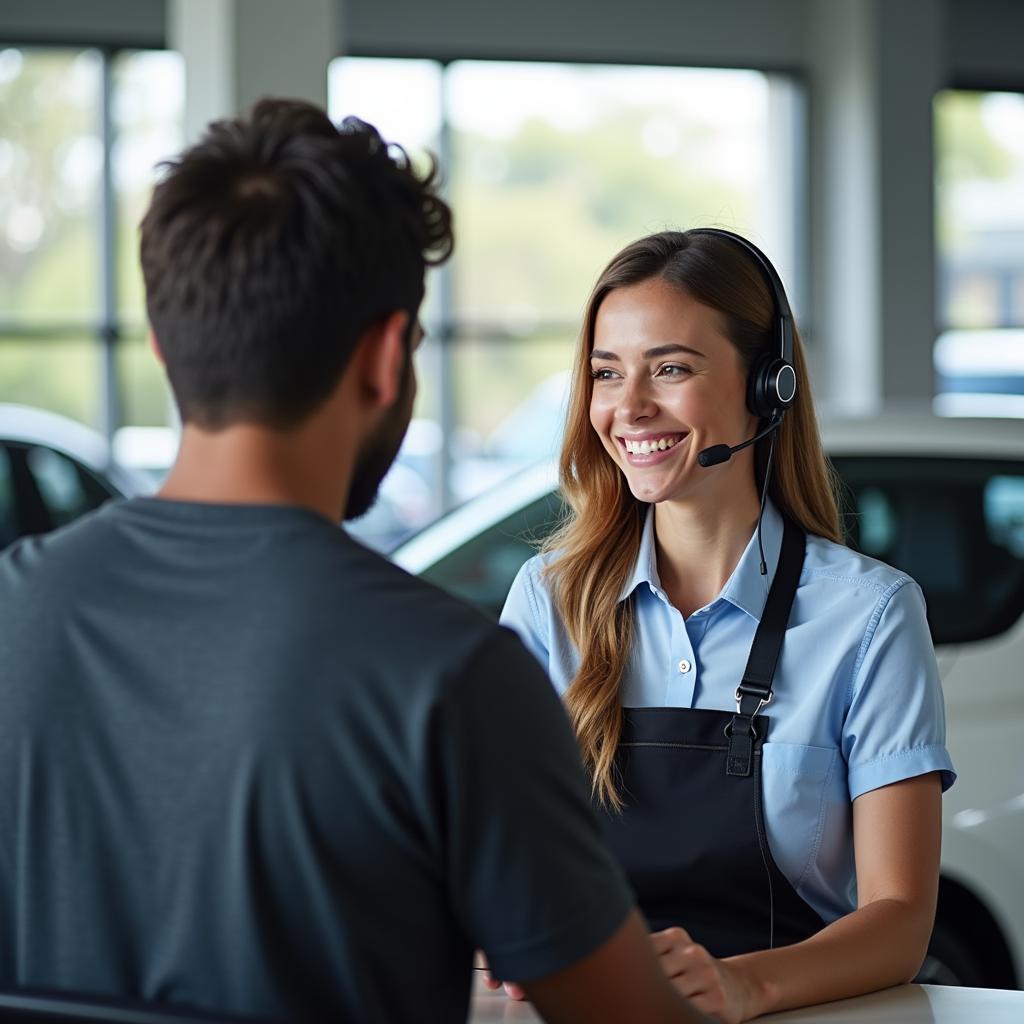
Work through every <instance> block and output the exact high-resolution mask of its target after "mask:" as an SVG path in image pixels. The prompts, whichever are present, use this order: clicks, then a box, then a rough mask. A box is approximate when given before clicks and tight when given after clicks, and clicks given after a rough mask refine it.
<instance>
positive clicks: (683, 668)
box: [679, 658, 693, 672]
mask: <svg viewBox="0 0 1024 1024" xmlns="http://www.w3.org/2000/svg"><path fill="white" fill-rule="evenodd" d="M691 668H693V666H692V665H691V664H690V663H689V662H688V661H687V660H686V659H685V658H683V660H682V661H681V662H679V671H680V672H689V671H690V669H691Z"/></svg>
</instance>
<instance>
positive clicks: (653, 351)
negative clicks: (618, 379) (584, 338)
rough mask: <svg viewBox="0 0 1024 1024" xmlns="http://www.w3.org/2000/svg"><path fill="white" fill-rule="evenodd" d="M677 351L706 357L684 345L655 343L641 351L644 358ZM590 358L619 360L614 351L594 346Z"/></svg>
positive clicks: (654, 357)
mask: <svg viewBox="0 0 1024 1024" xmlns="http://www.w3.org/2000/svg"><path fill="white" fill-rule="evenodd" d="M677 352H688V353H689V354H690V355H692V356H700V358H701V359H707V356H706V355H705V354H704V353H703V352H698V351H697V349H695V348H689V347H688V346H686V345H657V346H655V347H654V348H649V349H647V351H646V352H644V353H643V358H644V359H657V358H658V356H671V355H675V354H676V353H677ZM590 358H591V359H607V360H612V361H614V362H616V363H617V362H618V361H619V357H618V356H617V355H616V354H615V353H614V352H606V351H604V350H603V349H597V348H595V349H594V350H593V351H592V352H591V353H590Z"/></svg>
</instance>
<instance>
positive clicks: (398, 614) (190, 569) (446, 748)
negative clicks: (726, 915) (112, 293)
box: [0, 499, 629, 1021]
mask: <svg viewBox="0 0 1024 1024" xmlns="http://www.w3.org/2000/svg"><path fill="white" fill-rule="evenodd" d="M0 607H2V608H3V609H4V616H3V623H2V625H0V706H2V707H3V709H4V713H3V715H2V716H0V907H2V909H0V985H24V986H35V987H40V988H64V989H73V990H79V991H82V990H85V991H94V992H100V993H117V994H121V995H128V994H131V995H135V996H139V997H142V998H147V999H159V1000H164V1001H169V1002H176V1003H182V1004H191V1005H195V1006H200V1007H211V1008H217V1009H222V1010H226V1011H228V1010H229V1011H233V1012H237V1013H253V1014H263V1015H274V1016H282V1017H287V1018H288V1019H299V1018H301V1017H303V1016H308V1017H316V1016H317V1015H318V1014H322V1013H323V1012H325V1010H326V1009H328V1008H330V1009H331V1010H333V1011H334V1012H335V1013H337V1014H344V1015H347V1016H348V1018H349V1019H352V1020H361V1021H375V1020H382V1021H401V1020H414V1019H415V1020H430V1019H436V1020H458V1019H464V1017H465V1013H466V1005H467V999H468V986H469V973H470V972H469V958H470V955H471V951H472V945H473V942H474V941H475V942H479V943H480V944H481V945H484V947H485V948H488V952H489V953H490V954H491V959H492V962H493V963H495V964H496V966H498V967H499V968H504V971H505V976H508V977H515V976H521V977H530V976H534V977H538V976H544V975H547V974H550V973H552V972H554V971H557V970H559V969H561V968H562V967H564V966H566V965H568V964H570V963H572V962H573V961H574V960H575V959H577V958H578V957H579V956H581V955H583V954H584V953H586V952H589V951H590V949H592V948H594V947H595V946H597V945H598V944H599V943H600V941H602V939H603V938H605V937H607V935H609V934H611V932H612V931H613V930H614V928H615V927H616V926H617V925H618V924H619V923H621V921H622V919H623V918H624V916H625V915H626V913H627V912H628V908H629V898H628V895H627V894H626V891H625V888H624V887H623V886H622V885H621V884H619V878H618V875H617V873H616V870H615V869H614V867H612V866H611V864H610V861H609V860H608V859H607V855H606V854H604V851H603V850H602V849H601V848H600V846H599V844H598V843H597V842H596V841H595V835H596V832H595V827H594V824H593V822H592V820H591V819H590V817H589V814H588V813H587V811H586V806H585V804H586V799H585V791H584V785H583V781H582V776H581V774H580V773H579V771H578V766H577V765H576V763H575V750H574V748H573V746H572V743H571V739H570V738H569V733H568V730H567V729H564V728H563V726H564V722H562V721H560V718H559V715H558V714H556V713H555V711H556V710H557V702H556V698H555V697H554V695H553V693H552V692H551V691H550V687H549V686H548V685H547V683H546V681H545V680H544V679H543V677H542V676H540V674H539V673H538V672H537V671H536V670H535V668H534V666H533V663H532V661H531V659H530V658H529V656H528V655H526V654H525V652H524V651H522V649H521V648H520V647H519V645H518V643H517V642H515V641H514V640H512V639H511V637H510V636H509V635H508V634H505V633H504V632H503V631H501V630H499V629H498V628H497V627H495V626H492V625H490V624H489V623H487V622H486V621H485V620H484V619H482V618H480V617H478V616H477V615H476V614H475V613H473V612H472V611H470V610H469V609H467V608H465V607H464V606H462V605H461V604H459V603H457V602H455V601H453V600H451V599H449V598H447V597H445V596H444V595H442V594H440V593H439V592H437V591H433V590H431V589H430V588H428V587H427V586H426V585H424V584H422V583H421V582H419V581H416V580H413V579H411V578H410V577H408V576H406V575H405V574H404V573H402V572H401V571H400V570H398V569H396V568H395V567H394V566H391V565H390V564H388V563H387V562H385V561H384V560H383V559H381V558H379V557H378V556H376V555H374V554H372V553H370V552H368V551H366V550H365V549H363V548H361V547H360V546H359V545H358V544H356V543H355V542H353V541H351V540H350V539H349V538H347V537H346V536H345V535H344V534H343V533H342V532H341V531H340V530H338V529H336V528H335V527H333V526H331V525H330V524H329V523H328V522H327V521H326V520H324V519H323V518H322V517H320V516H318V515H316V514H315V513H313V512H309V511H304V510H301V509H298V508H294V507H283V506H247V505H204V504H198V503H188V502H171V501H160V500H155V499H137V500H135V501H132V502H125V503H119V504H116V505H113V506H108V507H107V508H105V509H104V510H102V511H101V512H100V513H98V514H96V515H94V516H93V517H91V518H89V519H87V520H84V521H82V522H80V523H79V524H76V525H74V526H72V527H71V528H69V529H67V530H65V531H63V532H61V533H59V534H56V535H52V536H50V537H48V538H42V539H39V540H30V541H28V542H25V543H22V544H21V545H19V546H18V547H16V548H14V549H12V550H11V551H9V552H8V553H7V554H6V555H5V556H4V558H3V559H0ZM551 705H554V707H552V706H551ZM528 731H529V732H530V733H531V735H530V739H529V742H530V746H531V748H533V751H532V752H531V765H530V768H529V770H528V771H526V772H525V773H523V771H522V766H521V764H520V763H519V761H520V755H521V743H520V742H519V741H520V740H525V739H526V736H527V732H528ZM537 751H540V752H541V753H540V754H538V753H537ZM545 751H547V752H545ZM492 798H495V799H497V800H498V801H499V802H500V803H501V806H500V807H499V808H498V809H497V810H492V807H491V800H492ZM595 887H596V891H597V893H599V895H595ZM503 959H504V961H505V962H504V963H502V960H503ZM396 978H399V979H402V982H403V983H402V984H398V985H396V984H395V979H396Z"/></svg>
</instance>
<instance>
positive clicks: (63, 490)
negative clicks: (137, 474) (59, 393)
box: [0, 440, 115, 548]
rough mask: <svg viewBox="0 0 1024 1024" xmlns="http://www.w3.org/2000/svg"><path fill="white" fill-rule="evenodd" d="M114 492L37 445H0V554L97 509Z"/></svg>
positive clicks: (81, 468)
mask: <svg viewBox="0 0 1024 1024" xmlns="http://www.w3.org/2000/svg"><path fill="white" fill-rule="evenodd" d="M114 493H115V491H114V489H113V487H112V486H111V485H109V484H106V483H104V482H103V481H102V480H100V479H99V478H98V477H97V476H95V475H94V474H93V473H92V472H91V471H90V470H89V469H87V468H86V467H85V466H83V465H81V464H80V463H78V462H77V461H75V460H74V459H72V458H70V457H69V456H67V455H64V454H63V453H61V452H57V451H54V450H53V449H51V448H47V447H44V446H42V445H35V444H29V443H26V442H24V441H12V440H8V441H5V442H3V443H0V548H3V547H6V546H7V545H8V544H10V543H12V542H13V541H15V540H17V539H18V537H21V536H23V535H24V534H36V533H46V532H47V531H49V530H53V529H56V528H57V527H58V526H64V525H65V524H66V523H69V522H71V521H72V520H73V519H75V518H77V517H78V516H80V515H83V514H84V513H86V512H89V511H91V510H92V509H94V508H97V507H98V506H99V505H101V504H103V502H104V501H106V500H107V499H108V498H110V497H112V496H113V495H114Z"/></svg>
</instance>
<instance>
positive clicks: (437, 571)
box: [423, 456, 1024, 644]
mask: <svg viewBox="0 0 1024 1024" xmlns="http://www.w3.org/2000/svg"><path fill="white" fill-rule="evenodd" d="M833 464H834V465H835V468H836V470H837V471H838V473H839V476H840V477H841V479H842V481H843V484H844V491H845V493H844V501H843V522H844V527H845V530H846V536H847V543H849V544H850V546H851V547H854V548H857V549H858V550H860V551H863V552H864V553H865V554H867V555H871V556H872V557H874V558H878V559H881V560H882V561H883V562H887V563H888V564H889V565H892V566H895V567H896V568H898V569H901V570H903V571H904V572H906V573H907V574H908V575H909V576H912V577H913V578H914V579H915V580H916V581H917V582H918V583H919V584H920V586H921V589H922V590H923V591H924V596H925V601H926V603H927V606H928V621H929V625H930V626H931V630H932V637H933V639H934V640H935V642H936V643H937V644H951V643H964V642H967V641H970V640H981V639H984V638H985V637H990V636H996V635H998V634H999V633H1002V632H1004V631H1005V630H1007V629H1009V628H1010V626H1012V625H1013V624H1014V623H1015V622H1016V621H1017V620H1018V619H1019V618H1020V616H1021V614H1022V613H1024V465H1022V464H1020V463H1016V462H1002V461H984V460H967V459H938V458H936V459H929V458H890V457H886V458H876V457H871V458H868V457H865V456H841V457H836V458H834V459H833ZM561 509H562V504H561V501H560V500H559V499H558V498H557V496H556V495H554V494H550V495H547V496H546V497H544V498H541V499H540V500H537V501H534V502H533V503H531V504H530V505H528V506H527V507H526V508H524V509H521V510H520V511H518V512H516V513H515V514H514V515H511V516H509V517H507V518H506V519H504V520H502V521H501V522H499V523H498V524H496V525H494V526H491V527H489V528H488V529H486V530H484V531H483V532H481V533H479V534H477V535H476V536H475V537H472V538H470V539H468V540H467V541H466V542H465V543H463V544H462V545H461V546H460V547H458V548H456V549H455V550H454V551H452V552H450V553H449V554H447V555H445V556H444V557H443V558H441V559H440V560H439V561H438V562H436V563H435V564H434V565H433V566H431V567H430V568H429V569H428V570H426V571H425V572H424V573H423V575H424V576H425V577H426V578H427V579H429V580H432V581H433V582H434V583H437V584H438V585H439V586H441V587H444V588H445V589H446V590H449V591H451V592H453V593H456V594H458V595H459V596H461V597H463V598H465V599H466V600H469V601H472V602H473V603H474V604H476V605H478V606H479V607H481V608H482V609H483V610H484V611H487V612H489V613H490V614H492V615H494V616H497V615H498V614H499V613H500V611H501V608H502V605H503V604H504V602H505V597H506V595H507V594H508V590H509V587H510V586H511V585H512V580H513V579H514V578H515V575H516V573H517V572H518V571H519V568H520V566H521V565H522V564H523V562H525V561H526V559H527V558H529V557H530V556H531V555H532V554H534V553H535V551H536V549H537V545H538V543H539V542H540V541H541V540H543V539H544V537H545V536H547V534H548V532H549V531H550V530H551V529H552V528H553V526H554V524H555V523H556V522H557V521H558V518H559V515H560V513H561Z"/></svg>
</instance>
